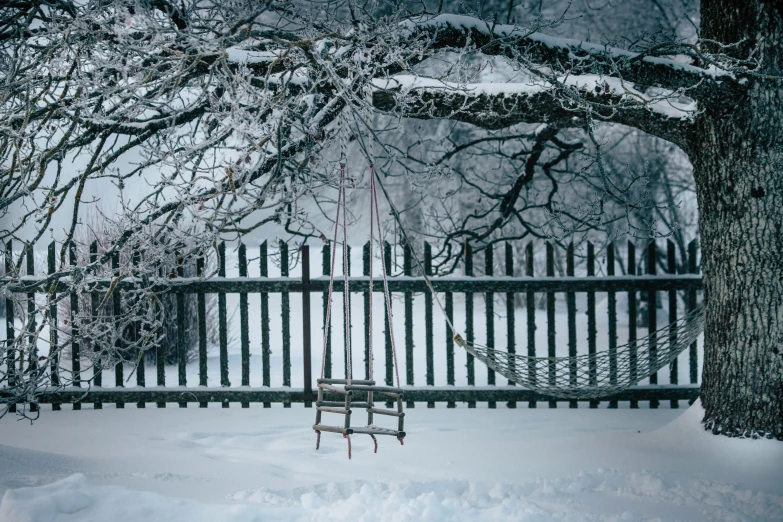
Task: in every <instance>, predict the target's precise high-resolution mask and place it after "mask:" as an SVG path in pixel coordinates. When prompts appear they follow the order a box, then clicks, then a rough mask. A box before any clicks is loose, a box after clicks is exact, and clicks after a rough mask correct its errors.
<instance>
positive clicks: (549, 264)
mask: <svg viewBox="0 0 783 522" xmlns="http://www.w3.org/2000/svg"><path fill="white" fill-rule="evenodd" d="M546 275H547V277H555V249H554V247H553V246H552V243H550V242H548V241H547V243H546ZM546 329H547V332H546V335H547V357H550V358H554V357H556V356H557V340H556V338H555V293H554V292H547V294H546ZM549 384H550V385H551V386H555V385H556V384H557V376H556V374H555V363H554V362H553V361H551V360H550V362H549ZM549 407H550V408H557V401H555V400H550V401H549Z"/></svg>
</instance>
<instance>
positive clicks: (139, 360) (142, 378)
mask: <svg viewBox="0 0 783 522" xmlns="http://www.w3.org/2000/svg"><path fill="white" fill-rule="evenodd" d="M131 262H132V263H133V267H134V269H136V268H137V267H138V266H139V263H141V254H140V253H139V251H138V250H136V249H135V248H134V249H133V253H132V254H131ZM134 271H135V270H134ZM140 336H141V322H140V321H138V320H137V321H134V322H133V341H134V342H137V343H138V341H139V337H140ZM145 369H146V368H145V367H144V352H143V351H142V350H141V347H138V348H137V350H136V386H138V387H140V388H144V387H146V386H147V375H146V373H145ZM136 407H137V408H146V407H147V403H146V401H144V400H140V401H138V402H136Z"/></svg>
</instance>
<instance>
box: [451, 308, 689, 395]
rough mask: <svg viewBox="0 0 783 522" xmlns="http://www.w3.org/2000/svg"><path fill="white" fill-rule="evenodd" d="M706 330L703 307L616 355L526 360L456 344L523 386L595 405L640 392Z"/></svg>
mask: <svg viewBox="0 0 783 522" xmlns="http://www.w3.org/2000/svg"><path fill="white" fill-rule="evenodd" d="M703 328H704V307H703V306H699V307H698V308H696V309H695V310H693V311H692V312H690V313H689V314H688V315H686V316H684V317H682V318H680V319H678V320H677V321H676V322H674V323H671V324H669V325H668V326H666V327H664V328H661V329H659V330H656V331H655V332H653V333H651V334H650V335H648V336H647V337H643V338H641V339H639V340H637V341H632V342H629V343H627V344H624V345H622V346H618V347H617V348H616V349H614V350H608V351H601V352H597V353H594V354H587V355H577V356H575V357H527V356H524V355H518V354H513V353H506V352H500V351H497V350H495V349H492V348H489V347H487V346H482V345H478V344H474V343H467V342H465V341H464V340H463V339H462V337H461V336H460V335H459V334H455V336H454V342H456V343H457V344H458V345H460V346H462V347H463V348H465V350H466V351H467V352H468V353H470V354H471V355H473V356H474V357H475V358H476V359H478V360H479V361H481V362H483V363H484V364H486V365H487V366H488V367H490V368H491V369H492V370H494V371H496V372H497V373H499V374H501V375H502V376H504V377H505V378H507V379H509V380H511V381H514V382H515V383H517V384H519V385H520V386H524V387H525V388H529V389H531V390H534V391H536V392H539V393H541V394H544V395H550V396H553V397H560V398H563V399H594V398H598V397H605V396H607V395H613V394H615V393H618V392H621V391H623V390H625V389H627V388H629V387H631V386H635V385H636V384H637V383H638V382H639V381H640V380H642V379H645V378H647V377H649V376H650V375H652V374H653V373H655V372H657V371H658V370H660V369H661V368H664V367H666V366H668V365H669V364H671V362H672V361H674V360H675V359H676V358H677V356H678V355H680V353H682V351H683V350H685V349H686V348H687V347H688V346H690V345H691V344H693V343H694V342H696V340H697V338H698V337H699V334H701V332H702V330H703Z"/></svg>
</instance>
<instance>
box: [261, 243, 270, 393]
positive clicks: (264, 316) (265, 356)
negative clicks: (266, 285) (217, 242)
mask: <svg viewBox="0 0 783 522" xmlns="http://www.w3.org/2000/svg"><path fill="white" fill-rule="evenodd" d="M258 253H259V269H260V274H261V277H269V266H268V264H267V263H268V258H267V254H268V252H267V243H266V241H264V242H263V243H261V246H260V247H259V249H258ZM269 352H270V347H269V294H268V293H267V292H263V293H262V294H261V373H262V375H263V377H262V379H263V385H264V386H266V387H267V388H269V387H270V386H271V375H270V373H271V369H270V366H269V355H270V353H269ZM271 407H272V403H270V402H265V403H264V408H271Z"/></svg>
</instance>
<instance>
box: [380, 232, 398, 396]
mask: <svg viewBox="0 0 783 522" xmlns="http://www.w3.org/2000/svg"><path fill="white" fill-rule="evenodd" d="M383 261H384V263H385V266H386V276H387V277H389V276H391V273H392V271H391V270H392V266H391V245H390V244H389V243H388V242H386V241H384V242H383ZM389 297H391V296H389ZM383 305H384V309H383V310H382V311H381V313H382V314H383V339H384V346H385V348H386V350H385V353H386V386H395V384H394V360H393V358H392V342H391V324H389V314H387V313H386V308H385V307H387V306H388V307H389V308H391V306H392V303H391V300H387V299H386V297H385V296H384V298H383ZM387 403H388V406H389V407H391V402H388V401H387Z"/></svg>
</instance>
